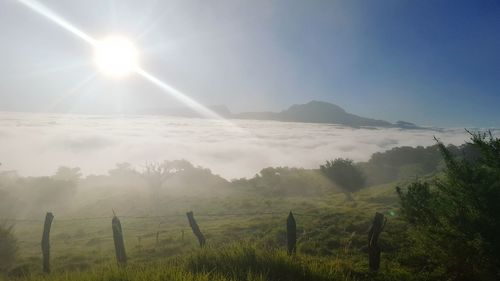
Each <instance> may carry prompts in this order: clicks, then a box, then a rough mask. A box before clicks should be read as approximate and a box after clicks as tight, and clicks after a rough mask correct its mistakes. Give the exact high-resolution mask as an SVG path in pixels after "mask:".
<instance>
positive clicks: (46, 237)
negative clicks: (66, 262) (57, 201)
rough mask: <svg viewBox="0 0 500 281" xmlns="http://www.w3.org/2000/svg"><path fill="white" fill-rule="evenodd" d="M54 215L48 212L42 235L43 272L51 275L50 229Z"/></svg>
mask: <svg viewBox="0 0 500 281" xmlns="http://www.w3.org/2000/svg"><path fill="white" fill-rule="evenodd" d="M53 219H54V215H53V214H52V213H50V212H48V213H47V214H46V215H45V223H44V224H43V235H42V256H43V272H45V273H50V227H51V226H52V220H53Z"/></svg>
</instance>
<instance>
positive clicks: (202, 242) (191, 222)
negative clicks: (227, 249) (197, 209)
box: [186, 211, 206, 248]
mask: <svg viewBox="0 0 500 281" xmlns="http://www.w3.org/2000/svg"><path fill="white" fill-rule="evenodd" d="M186 215H187V218H188V221H189V226H191V229H192V230H193V233H194V235H195V236H196V238H198V242H199V243H200V247H201V248H203V246H205V242H206V239H205V236H204V235H203V233H202V232H201V230H200V228H199V227H198V224H197V223H196V220H195V219H194V215H193V211H190V212H187V213H186Z"/></svg>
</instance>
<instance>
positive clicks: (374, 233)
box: [368, 212, 387, 271]
mask: <svg viewBox="0 0 500 281" xmlns="http://www.w3.org/2000/svg"><path fill="white" fill-rule="evenodd" d="M386 223H387V218H384V215H383V214H381V213H378V212H377V213H375V218H374V219H373V224H372V226H371V227H370V230H369V231H368V263H369V267H370V270H372V271H377V270H378V269H379V268H380V246H379V244H378V238H379V236H380V233H381V232H382V230H383V229H384V227H385V224H386Z"/></svg>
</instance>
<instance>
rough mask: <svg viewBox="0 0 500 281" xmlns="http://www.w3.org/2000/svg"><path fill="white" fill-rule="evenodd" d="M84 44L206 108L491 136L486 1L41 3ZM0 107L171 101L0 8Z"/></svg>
mask: <svg viewBox="0 0 500 281" xmlns="http://www.w3.org/2000/svg"><path fill="white" fill-rule="evenodd" d="M43 4H44V5H45V6H47V7H48V8H50V9H51V10H52V11H53V12H55V13H57V14H58V15H59V16H61V17H63V18H65V19H66V20H67V21H68V22H70V23H72V24H73V25H75V26H76V27H78V28H79V29H81V30H82V31H84V32H86V33H87V34H89V35H91V36H93V37H94V38H97V39H99V38H104V37H106V36H108V35H110V34H121V35H122V36H126V37H128V38H130V40H131V41H133V42H135V44H136V45H137V48H138V49H139V50H140V65H141V67H143V68H144V69H146V70H147V71H149V73H153V74H154V75H155V76H156V77H158V78H159V79H161V80H162V81H165V82H166V83H168V84H169V85H172V86H174V87H176V88H177V89H179V90H181V91H182V92H184V93H185V94H187V95H188V96H189V97H191V98H193V99H194V100H197V101H198V102H200V103H202V104H205V105H226V106H227V107H228V108H229V109H231V110H232V111H233V112H243V111H260V110H272V111H280V110H283V109H285V108H287V107H288V106H290V105H292V104H300V103H306V102H308V101H311V100H322V101H327V102H332V103H335V104H338V105H340V106H341V107H343V108H344V109H346V110H347V111H348V112H351V113H355V114H358V115H361V116H365V117H371V118H377V119H384V120H388V121H393V122H394V121H397V120H405V121H410V122H414V123H417V124H420V125H433V126H448V127H472V126H473V127H500V110H498V108H500V51H499V50H500V32H499V31H500V1H498V0H479V1H461V0H449V1H444V0H434V1H430V0H419V1H416V0H415V1H409V0H379V1H368V0H365V1H357V0H338V1H334V0H325V1H319V0H315V1H294V0H282V1H281V0H273V1H271V0H265V1H264V0H262V1H259V0H254V1H230V0H213V1H191V0H187V1H186V0H182V1H181V0H179V1H177V0H176V1H161V0H145V1H132V0H131V1H125V0H120V1H118V0H85V1H67V0H58V1H56V0H46V1H43ZM0 36H1V38H2V40H1V44H0V110H4V111H28V112H73V113H82V112H85V113H120V112H131V111H134V110H138V109H144V108H152V107H178V106H181V105H180V104H179V103H178V102H177V101H176V100H174V99H172V98H171V97H170V96H169V95H168V94H167V93H165V92H164V91H161V90H159V89H158V88H157V87H155V86H154V85H152V84H151V83H148V82H147V81H145V80H144V79H143V78H141V77H138V76H131V77H127V78H124V79H120V80H117V79H110V78H108V77H104V76H103V75H101V74H100V73H98V72H97V71H96V67H95V66H94V64H93V62H92V56H93V49H92V47H91V46H89V45H88V44H86V43H85V42H84V41H82V40H81V39H80V38H78V37H77V36H75V35H73V34H71V33H69V32H67V31H66V30H64V29H62V28H61V27H59V26H57V25H55V24H54V23H52V22H50V21H48V20H47V19H46V18H44V17H42V16H40V15H39V14H36V13H35V12H33V11H31V10H30V9H28V8H27V7H26V6H24V5H21V4H20V3H19V2H18V1H17V0H0Z"/></svg>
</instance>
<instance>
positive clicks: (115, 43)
mask: <svg viewBox="0 0 500 281" xmlns="http://www.w3.org/2000/svg"><path fill="white" fill-rule="evenodd" d="M94 62H95V64H96V65H97V68H98V69H99V71H100V72H102V73H103V74H104V75H107V76H110V77H114V78H121V77H125V76H128V75H129V74H131V73H132V72H134V71H135V70H136V69H137V67H138V51H137V49H136V47H135V46H134V44H133V43H132V42H131V41H130V40H128V39H127V38H125V37H121V36H116V35H114V36H110V37H107V38H105V39H103V40H100V41H98V42H97V43H96V45H95V49H94Z"/></svg>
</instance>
